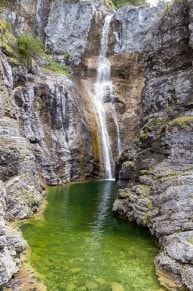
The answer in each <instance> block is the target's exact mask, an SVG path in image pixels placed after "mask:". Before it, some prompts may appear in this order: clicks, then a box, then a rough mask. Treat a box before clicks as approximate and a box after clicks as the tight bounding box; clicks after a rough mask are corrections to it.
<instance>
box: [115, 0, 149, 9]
mask: <svg viewBox="0 0 193 291" xmlns="http://www.w3.org/2000/svg"><path fill="white" fill-rule="evenodd" d="M112 3H113V5H114V6H115V7H117V8H119V7H121V6H123V5H126V4H128V5H135V6H140V5H144V6H149V3H148V1H146V0H113V1H112Z"/></svg>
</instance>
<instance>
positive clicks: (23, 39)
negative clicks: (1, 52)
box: [17, 35, 45, 60]
mask: <svg viewBox="0 0 193 291" xmlns="http://www.w3.org/2000/svg"><path fill="white" fill-rule="evenodd" d="M17 48H18V53H19V55H20V56H21V57H22V58H24V59H26V60H30V59H32V58H36V57H40V56H43V55H45V51H44V43H43V41H42V40H41V38H39V37H37V36H30V35H19V36H18V37H17Z"/></svg>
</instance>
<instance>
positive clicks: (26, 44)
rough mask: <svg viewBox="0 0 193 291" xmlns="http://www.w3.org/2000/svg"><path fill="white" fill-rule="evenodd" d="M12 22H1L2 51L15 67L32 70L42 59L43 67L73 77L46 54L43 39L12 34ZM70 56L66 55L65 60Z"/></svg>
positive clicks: (0, 46) (0, 40) (0, 41)
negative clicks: (19, 66) (25, 67)
mask: <svg viewBox="0 0 193 291" xmlns="http://www.w3.org/2000/svg"><path fill="white" fill-rule="evenodd" d="M11 30H12V26H11V23H10V22H4V21H2V20H0V49H1V50H2V52H3V53H4V54H5V55H6V56H7V57H8V59H9V61H10V62H11V63H12V64H13V65H16V66H18V65H25V66H27V67H28V68H29V69H31V68H32V66H33V64H34V62H36V61H38V59H40V58H42V60H43V61H44V63H45V64H44V65H43V67H44V68H45V69H47V70H50V71H53V72H56V73H60V74H65V75H68V76H71V74H70V73H69V72H68V70H67V68H66V67H65V66H63V65H61V64H59V63H58V62H56V61H54V60H53V59H52V57H51V56H50V55H48V54H47V53H46V52H45V47H44V43H43V41H42V40H41V38H39V37H37V36H31V35H19V36H17V37H15V36H14V35H13V34H12V33H11ZM69 56H70V55H69V54H66V55H65V56H64V58H65V59H66V58H68V57H69Z"/></svg>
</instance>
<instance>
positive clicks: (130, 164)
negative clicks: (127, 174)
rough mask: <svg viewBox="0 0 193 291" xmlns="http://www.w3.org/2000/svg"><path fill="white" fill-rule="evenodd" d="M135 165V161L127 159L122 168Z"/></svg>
mask: <svg viewBox="0 0 193 291" xmlns="http://www.w3.org/2000/svg"><path fill="white" fill-rule="evenodd" d="M132 165H134V162H133V161H126V162H124V163H123V164H122V168H123V169H127V168H128V167H130V166H132Z"/></svg>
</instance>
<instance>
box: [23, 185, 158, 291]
mask: <svg viewBox="0 0 193 291" xmlns="http://www.w3.org/2000/svg"><path fill="white" fill-rule="evenodd" d="M115 190H116V184H115V182H112V181H98V182H88V183H78V184H69V185H66V186H61V187H49V188H48V190H47V201H48V204H47V207H46V210H45V211H44V214H43V215H42V216H41V217H39V218H35V219H31V220H29V221H27V222H24V223H23V224H22V225H21V227H20V228H21V230H22V233H23V236H24V238H25V239H26V240H27V242H28V244H29V246H30V247H31V250H32V253H31V264H32V266H33V267H34V268H35V269H36V271H37V272H38V273H39V276H40V278H41V280H42V281H43V282H44V284H45V285H46V286H47V289H48V290H49V291H53V290H65V291H70V290H75V291H77V290H80V291H81V290H82V291H84V290H96V291H98V290H101V291H108V290H109V291H110V290H113V291H117V290H118V291H123V290H126V291H127V290H128V291H130V290H131V291H135V290H136V291H140V290H145V291H156V290H163V289H161V288H160V285H159V282H158V280H157V277H156V274H155V269H154V257H155V256H156V255H157V254H158V246H157V242H156V240H155V238H153V237H152V236H151V235H150V234H149V233H148V232H147V230H145V229H143V228H141V227H139V226H137V225H136V224H132V223H128V222H126V221H123V220H121V219H119V218H118V217H115V215H114V214H113V213H112V204H113V201H114V199H115Z"/></svg>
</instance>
